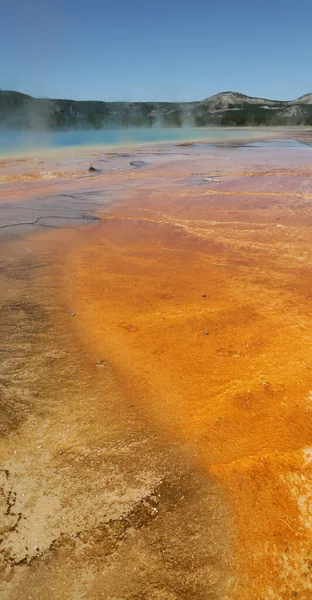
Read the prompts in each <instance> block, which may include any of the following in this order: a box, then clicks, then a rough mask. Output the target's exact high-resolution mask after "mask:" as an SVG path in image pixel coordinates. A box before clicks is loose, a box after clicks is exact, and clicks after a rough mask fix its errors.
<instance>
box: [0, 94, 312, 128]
mask: <svg viewBox="0 0 312 600" xmlns="http://www.w3.org/2000/svg"><path fill="white" fill-rule="evenodd" d="M228 97H230V100H229V101H227V98H228ZM219 98H220V100H219ZM304 98H305V97H304ZM304 98H303V99H298V101H293V102H278V101H276V102H274V101H265V100H261V99H259V100H257V99H253V98H250V99H249V100H250V101H249V102H248V97H247V96H243V95H242V94H235V93H232V92H227V93H224V94H218V95H217V96H213V97H212V98H208V99H207V100H205V101H203V102H189V103H178V102H100V101H76V100H49V99H36V98H32V97H31V96H27V95H25V94H21V93H19V92H10V91H1V90H0V125H2V126H4V127H11V128H12V127H14V128H22V129H29V130H42V129H48V130H68V129H101V128H105V127H151V126H153V125H154V126H155V125H159V126H163V127H181V126H183V125H189V126H195V127H208V126H222V127H244V126H263V125H268V126H269V125H280V126H283V125H311V126H312V104H309V100H307V102H305V100H304ZM266 102H267V103H269V105H266V104H265V103H266Z"/></svg>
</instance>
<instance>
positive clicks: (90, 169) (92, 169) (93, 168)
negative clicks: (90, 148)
mask: <svg viewBox="0 0 312 600" xmlns="http://www.w3.org/2000/svg"><path fill="white" fill-rule="evenodd" d="M88 171H89V173H95V171H96V168H95V167H93V166H92V165H90V167H89V169H88Z"/></svg>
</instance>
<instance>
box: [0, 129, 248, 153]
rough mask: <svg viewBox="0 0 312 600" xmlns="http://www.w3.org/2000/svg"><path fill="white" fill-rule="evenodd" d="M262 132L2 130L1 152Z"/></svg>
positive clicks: (180, 139)
mask: <svg viewBox="0 0 312 600" xmlns="http://www.w3.org/2000/svg"><path fill="white" fill-rule="evenodd" d="M256 135H257V136H258V135H259V130H255V129H247V128H245V129H223V128H214V129H196V128H181V129H160V128H149V129H143V128H140V129H103V130H100V131H55V132H42V131H40V132H29V131H19V130H6V131H0V154H2V155H4V154H15V153H21V152H27V151H32V150H40V149H45V148H52V149H53V148H55V149H56V148H66V147H77V148H79V147H93V146H116V145H126V144H132V143H133V144H145V143H152V142H155V143H156V142H158V143H159V142H179V141H185V140H201V141H203V140H207V141H212V140H226V139H233V138H234V139H242V138H247V137H248V138H250V137H253V136H256Z"/></svg>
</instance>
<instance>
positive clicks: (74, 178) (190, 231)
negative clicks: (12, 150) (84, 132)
mask: <svg viewBox="0 0 312 600" xmlns="http://www.w3.org/2000/svg"><path fill="white" fill-rule="evenodd" d="M247 143H248V142H247ZM40 160H42V161H43V162H42V163H40V164H39V163H38V159H36V161H37V162H35V161H34V160H33V159H30V158H25V159H23V160H18V159H14V158H12V159H10V160H4V161H3V162H2V164H1V166H0V178H1V181H2V190H1V206H0V210H1V213H0V240H1V241H0V247H1V265H0V294H1V295H0V298H1V313H0V340H1V342H0V355H1V363H0V377H1V379H0V413H1V433H2V438H1V444H0V452H1V459H2V460H1V465H2V471H1V480H2V481H1V494H2V496H1V505H0V506H1V538H0V543H1V545H0V548H1V566H2V575H1V584H0V590H1V592H0V593H1V598H4V599H5V600H17V599H21V600H24V599H25V600H26V599H28V598H32V599H38V600H46V599H49V600H57V599H59V598H64V599H65V598H66V599H67V598H72V599H74V600H76V599H77V600H78V599H79V600H80V599H81V598H86V599H94V600H97V599H107V600H117V599H118V600H130V599H131V600H141V599H142V600H143V599H144V600H150V599H151V600H154V599H155V600H156V599H157V600H184V599H186V600H188V599H190V600H191V599H194V600H195V599H196V600H201V599H202V600H206V599H209V598H211V599H214V598H216V599H217V598H220V599H224V600H232V599H233V600H236V599H238V598H239V599H246V600H247V599H267V598H272V599H280V598H282V599H284V598H285V599H286V598H293V597H298V598H303V599H308V598H310V597H311V593H312V592H311V587H312V584H311V579H310V568H311V553H310V547H311V522H312V512H311V505H312V491H311V454H312V448H311V436H312V426H311V390H312V381H311V371H312V370H311V367H312V362H311V361H312V359H311V341H312V338H311V335H312V334H311V324H312V323H311V297H312V296H311V294H312V288H311V284H310V275H311V272H312V271H311V269H312V257H311V249H310V248H311V241H312V239H311V236H312V233H311V224H312V208H311V200H312V183H311V181H312V180H311V177H312V149H310V148H309V147H308V146H305V145H301V144H297V143H295V144H294V143H293V142H292V141H291V140H290V141H289V143H288V142H287V141H285V138H284V139H283V142H282V143H281V141H280V140H278V141H277V143H272V140H271V143H270V144H269V145H264V146H263V145H262V144H261V143H260V144H256V145H255V144H254V143H253V145H252V147H250V146H249V147H248V146H247V144H243V145H240V146H239V147H234V146H233V145H231V144H229V147H216V146H209V145H205V144H194V145H190V144H188V145H187V146H181V145H180V146H169V145H168V146H163V147H155V148H151V147H149V148H148V149H146V148H145V149H144V148H141V149H133V150H131V151H130V150H128V149H127V150H125V151H120V152H118V153H114V152H103V153H99V154H95V155H94V154H93V155H92V156H90V155H87V156H84V157H83V156H78V157H77V156H76V155H75V156H63V157H61V158H55V157H53V158H51V157H42V159H40ZM42 165H43V166H42ZM90 165H92V166H93V167H94V168H95V169H96V171H91V172H90V171H89V170H88V169H89V167H90Z"/></svg>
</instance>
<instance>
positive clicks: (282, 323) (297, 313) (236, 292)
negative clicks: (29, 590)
mask: <svg viewBox="0 0 312 600" xmlns="http://www.w3.org/2000/svg"><path fill="white" fill-rule="evenodd" d="M241 160H242V159H241ZM193 166H194V165H193ZM222 167H223V168H224V164H223V165H222ZM183 168H184V169H186V166H185V163H184V165H183ZM305 168H307V167H306V166H305ZM276 169H277V171H276V173H274V168H273V167H272V168H271V167H270V165H267V164H266V165H265V166H264V167H263V169H262V170H263V171H264V172H263V175H262V174H261V172H260V171H259V169H258V168H257V169H255V163H252V164H251V163H250V164H249V175H250V177H249V176H248V173H247V174H246V172H245V175H244V176H242V175H239V174H236V175H235V174H232V175H231V176H229V177H228V178H227V179H226V180H225V181H223V182H221V183H220V185H219V187H218V185H216V184H214V185H213V184H212V185H211V186H210V187H207V186H206V187H195V186H191V185H190V183H189V181H188V182H186V183H184V184H183V185H182V184H181V183H177V179H176V177H177V172H178V168H176V169H175V170H174V179H170V177H171V174H170V173H171V172H170V169H168V173H167V176H168V180H167V183H166V186H164V184H163V180H162V187H161V189H157V177H156V175H155V173H154V175H153V177H154V179H153V181H152V183H151V179H149V181H148V185H147V184H146V186H144V179H143V177H142V176H140V177H141V179H140V181H139V185H138V186H137V187H136V188H135V189H134V190H132V191H131V193H130V192H129V193H128V194H123V195H121V197H120V199H119V201H118V202H116V203H115V204H111V205H109V206H108V207H107V206H106V207H105V214H103V213H102V214H101V213H100V211H99V212H98V215H99V216H101V222H100V223H98V224H96V225H94V226H92V227H90V228H89V229H87V230H84V232H80V233H79V235H77V238H76V241H74V242H73V243H72V247H71V251H70V252H69V254H68V261H67V275H66V278H65V279H66V290H67V292H66V293H67V295H68V297H69V298H70V303H71V307H72V309H73V310H74V312H75V313H77V315H78V317H77V321H76V323H77V326H78V329H79V332H80V336H81V339H83V340H84V343H85V344H87V345H88V347H89V348H92V351H93V352H95V353H96V354H97V355H98V356H99V357H100V358H101V359H102V360H105V361H108V362H109V363H110V364H111V365H112V367H113V368H114V371H115V373H116V374H117V377H118V380H119V382H120V384H121V386H122V389H123V393H124V394H125V397H126V398H127V401H128V402H129V404H131V405H132V404H133V405H135V406H136V407H137V409H138V410H139V411H140V412H141V414H142V416H143V418H144V419H146V420H147V421H149V422H153V423H154V425H155V427H158V428H159V429H160V430H161V431H163V432H165V434H166V436H167V439H168V440H169V439H170V440H171V441H172V440H173V441H175V442H176V443H177V444H181V445H182V446H183V447H187V448H188V451H189V452H190V454H191V455H192V456H193V457H194V459H195V460H196V461H197V463H198V465H200V466H201V467H203V468H204V469H205V471H206V473H207V476H209V477H213V478H215V479H216V480H217V481H218V482H219V483H220V484H221V485H222V487H223V489H224V490H225V492H226V494H227V497H228V499H229V501H230V503H231V506H232V510H233V514H234V518H235V532H234V533H235V544H234V555H235V559H236V560H235V574H234V576H233V577H232V578H231V580H230V582H229V584H228V590H227V593H226V595H225V596H224V598H228V599H230V600H232V599H233V600H234V599H238V598H239V599H246V600H247V599H267V598H270V599H271V598H272V599H276V600H277V599H280V598H282V599H284V598H285V599H286V598H292V597H298V598H304V599H308V598H311V597H312V583H311V579H310V569H311V551H310V548H311V527H312V511H311V503H312V488H311V483H310V482H311V466H312V448H310V445H311V439H312V422H311V411H312V375H311V374H312V353H311V342H312V316H311V307H312V284H311V274H312V262H311V242H312V231H311V223H312V208H311V199H312V185H311V184H310V182H309V181H307V176H308V175H307V173H306V172H305V173H304V174H303V173H299V174H298V179H297V180H296V169H295V166H294V164H293V162H292V161H290V160H289V162H287V157H286V158H285V159H284V164H282V163H280V164H279V165H278V167H276ZM247 170H248V169H247ZM245 171H246V169H245ZM268 171H270V172H271V175H272V177H271V178H270V177H269V176H268ZM290 171H291V174H289V173H290ZM237 172H238V168H237ZM147 173H148V170H146V177H147ZM255 174H256V175H257V177H256V178H255ZM189 176H190V177H191V173H189ZM310 176H311V173H310ZM163 177H164V174H163ZM207 543H209V540H207Z"/></svg>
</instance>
